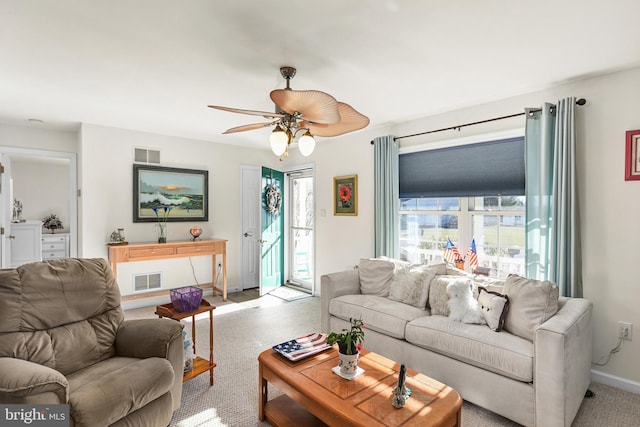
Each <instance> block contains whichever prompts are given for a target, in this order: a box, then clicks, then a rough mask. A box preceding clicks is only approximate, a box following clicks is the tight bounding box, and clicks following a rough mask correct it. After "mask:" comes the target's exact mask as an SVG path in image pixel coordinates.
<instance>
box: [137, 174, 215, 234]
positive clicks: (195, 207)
mask: <svg viewBox="0 0 640 427" xmlns="http://www.w3.org/2000/svg"><path fill="white" fill-rule="evenodd" d="M153 208H156V209H157V210H158V213H157V214H156V212H154V210H153ZM165 208H166V209H165ZM165 214H166V221H167V222H190V221H208V220H209V171H206V170H199V169H181V168H170V167H164V166H151V165H142V164H134V165H133V222H157V221H158V216H160V217H161V218H162V217H164V216H165Z"/></svg>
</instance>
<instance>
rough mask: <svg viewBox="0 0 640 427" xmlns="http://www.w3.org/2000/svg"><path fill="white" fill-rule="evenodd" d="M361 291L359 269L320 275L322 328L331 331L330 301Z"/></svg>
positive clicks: (324, 330) (322, 330) (326, 331)
mask: <svg viewBox="0 0 640 427" xmlns="http://www.w3.org/2000/svg"><path fill="white" fill-rule="evenodd" d="M359 293H360V272H359V271H358V270H357V269H353V270H345V271H339V272H337V273H331V274H324V275H322V276H321V277H320V330H321V332H324V333H328V332H329V303H330V302H331V300H332V299H333V298H335V297H339V296H342V295H357V294H359Z"/></svg>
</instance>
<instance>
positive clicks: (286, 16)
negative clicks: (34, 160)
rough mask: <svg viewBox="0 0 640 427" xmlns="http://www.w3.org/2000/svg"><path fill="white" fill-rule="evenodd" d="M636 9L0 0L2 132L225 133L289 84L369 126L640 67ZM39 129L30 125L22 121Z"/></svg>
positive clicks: (586, 1)
mask: <svg viewBox="0 0 640 427" xmlns="http://www.w3.org/2000/svg"><path fill="white" fill-rule="evenodd" d="M639 16H640V1H638V0H615V1H605V0H562V1H558V0H538V1H528V2H527V1H516V0H484V1H478V0H414V1H409V0H405V1H401V0H396V1H392V0H318V1H311V0H306V1H303V0H298V1H296V0H287V1H281V0H270V1H263V0H260V1H259V0H183V1H176V0H63V1H53V0H19V1H18V0H0V120H1V121H4V122H8V123H20V124H24V125H28V122H27V119H29V118H38V119H41V120H44V122H45V126H54V127H56V126H57V127H68V126H77V124H78V123H81V122H84V123H93V124H99V125H105V126H113V127H120V128H126V129H135V130H141V131H148V132H154V133H160V134H166V135H175V136H182V137H187V138H194V139H202V140H207V141H215V142H222V143H234V144H242V145H252V144H255V145H256V146H259V147H263V148H265V149H266V148H267V147H266V144H265V140H266V137H267V135H268V133H269V129H261V130H255V131H249V132H244V133H241V134H235V135H221V133H222V132H223V131H224V130H225V129H227V128H230V127H233V126H238V125H241V124H247V123H256V122H260V121H261V120H262V118H260V117H255V116H246V115H240V114H233V113H228V112H224V111H216V110H212V109H209V108H207V107H206V106H207V105H208V104H217V105H225V106H231V107H236V108H243V109H256V110H266V111H272V110H273V108H274V107H273V104H272V103H271V101H270V100H269V92H270V91H271V90H273V89H275V88H282V87H284V81H283V79H282V78H281V76H280V73H279V67H280V66H281V65H291V66H294V67H296V68H297V69H298V73H297V75H296V77H295V78H294V79H293V80H292V82H291V86H292V88H294V89H300V90H302V89H316V90H321V91H324V92H327V93H329V94H331V95H333V96H334V97H335V98H337V99H338V100H340V101H344V102H347V103H349V104H351V105H352V106H353V107H354V108H355V109H357V110H358V111H360V112H361V113H363V114H365V115H367V116H368V117H369V118H370V119H371V125H370V126H382V125H385V124H389V123H394V122H401V121H406V120H410V119H414V118H418V117H424V116H428V115H432V114H436V113H441V112H445V111H449V110H454V109H458V108H463V107H466V106H471V105H476V104H479V103H483V102H488V101H492V100H496V99H501V98H505V97H509V96H514V95H518V94H522V93H528V92H532V91H536V90H541V89H544V88H548V87H551V86H555V85H558V84H561V83H563V82H567V81H572V80H575V79H581V78H585V77H591V76H594V75H598V74H603V73H609V72H612V71H616V70H620V69H625V68H630V67H635V66H638V65H640V25H638V17H639ZM31 125H34V124H31Z"/></svg>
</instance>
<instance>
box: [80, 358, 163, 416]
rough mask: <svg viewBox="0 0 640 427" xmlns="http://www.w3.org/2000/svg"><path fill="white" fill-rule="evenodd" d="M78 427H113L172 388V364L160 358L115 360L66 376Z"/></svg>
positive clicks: (108, 360)
mask: <svg viewBox="0 0 640 427" xmlns="http://www.w3.org/2000/svg"><path fill="white" fill-rule="evenodd" d="M67 379H68V380H69V385H70V387H69V388H70V390H71V391H70V394H69V403H70V405H71V416H72V417H73V419H74V421H75V425H76V426H97V425H110V424H113V423H114V422H116V421H118V420H119V419H121V418H123V417H125V416H127V415H128V414H129V413H131V412H134V411H136V410H137V409H140V408H142V407H143V406H145V405H147V404H148V403H150V402H152V401H154V400H155V399H157V398H159V397H160V396H162V395H164V394H166V393H168V392H169V391H170V389H171V387H172V386H173V380H174V373H173V367H172V366H171V363H170V362H169V361H168V360H166V359H162V358H159V357H151V358H148V359H132V358H129V357H112V358H110V359H107V360H105V361H103V362H99V363H96V364H94V365H91V366H89V367H88V368H85V369H83V370H81V371H77V372H75V373H73V374H71V375H69V376H68V377H67Z"/></svg>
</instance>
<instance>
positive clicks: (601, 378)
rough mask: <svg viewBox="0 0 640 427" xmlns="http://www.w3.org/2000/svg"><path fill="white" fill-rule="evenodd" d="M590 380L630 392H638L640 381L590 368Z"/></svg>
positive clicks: (639, 390) (639, 391) (639, 392)
mask: <svg viewBox="0 0 640 427" xmlns="http://www.w3.org/2000/svg"><path fill="white" fill-rule="evenodd" d="M591 381H593V382H596V383H600V384H604V385H608V386H611V387H615V388H618V389H620V390H624V391H628V392H630V393H635V394H640V383H639V382H636V381H631V380H628V379H626V378H622V377H617V376H615V375H611V374H607V373H604V372H601V371H596V370H595V369H592V370H591Z"/></svg>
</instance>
